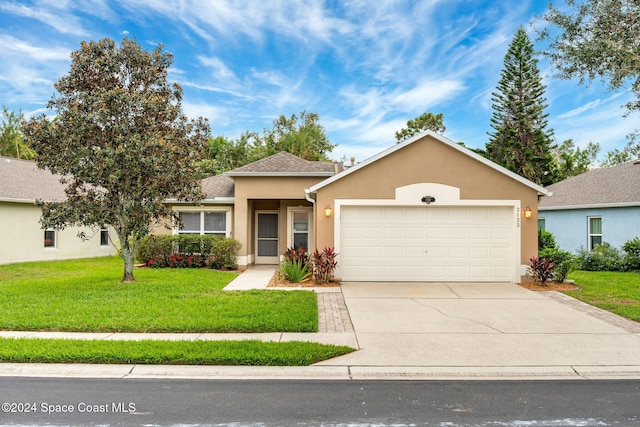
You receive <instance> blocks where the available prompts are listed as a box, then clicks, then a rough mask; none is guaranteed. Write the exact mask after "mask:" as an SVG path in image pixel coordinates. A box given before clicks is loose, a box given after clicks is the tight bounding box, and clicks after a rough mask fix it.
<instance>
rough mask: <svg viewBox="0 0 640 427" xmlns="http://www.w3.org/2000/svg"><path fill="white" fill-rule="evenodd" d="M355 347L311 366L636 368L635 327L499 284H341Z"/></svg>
mask: <svg viewBox="0 0 640 427" xmlns="http://www.w3.org/2000/svg"><path fill="white" fill-rule="evenodd" d="M342 292H343V295H344V298H345V302H346V305H347V308H348V310H349V314H350V315H351V320H352V322H353V326H354V329H355V332H356V337H357V340H358V344H359V347H360V348H361V350H359V351H357V352H354V353H352V354H348V355H346V356H342V357H339V358H336V359H332V360H328V361H325V362H321V363H320V364H321V365H342V366H344V365H348V366H351V367H358V366H361V367H375V366H378V367H397V368H398V369H399V370H402V369H403V367H412V369H413V370H414V371H415V370H416V369H419V368H420V367H424V368H429V369H431V370H433V369H434V368H435V369H438V368H441V369H443V370H445V371H446V370H449V371H451V370H452V369H453V370H459V371H460V372H465V371H466V372H471V371H473V372H478V370H482V369H485V368H486V369H490V370H492V371H494V372H498V371H500V369H506V370H508V371H510V372H516V371H517V370H518V369H522V370H523V371H526V372H528V373H529V374H530V373H531V372H533V371H540V372H541V373H544V374H546V375H553V373H554V372H557V373H558V374H559V375H560V376H562V375H564V374H566V373H567V371H569V372H571V373H573V372H575V373H577V372H579V371H582V372H599V373H600V374H603V373H606V372H607V370H610V371H612V372H614V371H615V372H618V373H619V372H627V374H632V375H640V327H639V325H638V324H637V323H635V322H631V321H627V320H625V319H622V318H620V317H618V316H615V315H612V314H610V313H606V312H603V311H601V310H597V309H594V308H592V307H590V306H588V305H586V304H583V303H580V302H578V301H576V300H573V299H571V298H568V297H566V296H564V295H562V294H557V293H550V292H549V293H548V292H533V291H529V290H526V289H524V288H522V287H520V286H518V285H515V284H508V283H464V284H452V283H447V284H443V283H344V284H343V286H342Z"/></svg>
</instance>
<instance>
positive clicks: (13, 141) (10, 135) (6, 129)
mask: <svg viewBox="0 0 640 427" xmlns="http://www.w3.org/2000/svg"><path fill="white" fill-rule="evenodd" d="M2 116H3V117H2V123H0V156H6V157H15V158H17V159H27V160H29V159H32V158H33V157H34V156H35V153H34V152H33V150H31V149H30V148H29V147H27V145H26V144H25V143H24V140H23V136H22V130H21V129H20V123H21V122H22V121H23V120H24V114H22V111H18V112H17V113H16V112H15V111H11V110H9V109H8V108H7V107H5V106H4V105H3V106H2Z"/></svg>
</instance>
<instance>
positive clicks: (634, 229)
mask: <svg viewBox="0 0 640 427" xmlns="http://www.w3.org/2000/svg"><path fill="white" fill-rule="evenodd" d="M590 217H600V218H602V241H603V242H606V243H609V244H611V245H612V246H614V247H616V248H620V247H621V246H622V245H624V243H625V242H627V241H628V240H631V239H633V238H634V237H640V206H631V207H606V208H605V207H602V208H586V209H560V210H546V209H545V210H543V209H541V210H540V211H539V212H538V218H539V219H544V228H545V230H547V231H549V232H551V233H552V234H553V235H554V237H555V239H556V243H558V246H560V248H561V249H563V250H567V251H570V252H574V253H575V252H576V251H577V250H578V249H580V248H584V249H588V248H589V218H590Z"/></svg>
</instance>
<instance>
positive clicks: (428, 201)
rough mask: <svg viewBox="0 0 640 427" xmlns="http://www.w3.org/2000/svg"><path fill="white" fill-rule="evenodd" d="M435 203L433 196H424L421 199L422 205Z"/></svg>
mask: <svg viewBox="0 0 640 427" xmlns="http://www.w3.org/2000/svg"><path fill="white" fill-rule="evenodd" d="M435 201H436V198H435V197H433V196H424V197H423V198H422V203H426V204H431V203H433V202H435Z"/></svg>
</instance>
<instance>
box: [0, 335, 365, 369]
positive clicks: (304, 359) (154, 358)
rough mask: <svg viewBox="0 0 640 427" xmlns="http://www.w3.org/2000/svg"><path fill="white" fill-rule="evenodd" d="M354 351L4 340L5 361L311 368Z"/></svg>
mask: <svg viewBox="0 0 640 427" xmlns="http://www.w3.org/2000/svg"><path fill="white" fill-rule="evenodd" d="M352 351H354V349H353V348H350V347H345V346H335V345H328V344H320V343H314V342H300V341H288V342H263V341H258V340H243V341H156V340H142V341H107V340H72V339H46V338H0V362H4V363H95V364H98V363H108V364H149V365H244V366H308V365H311V364H313V363H316V362H320V361H322V360H326V359H331V358H333V357H337V356H341V355H344V354H347V353H350V352H352Z"/></svg>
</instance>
